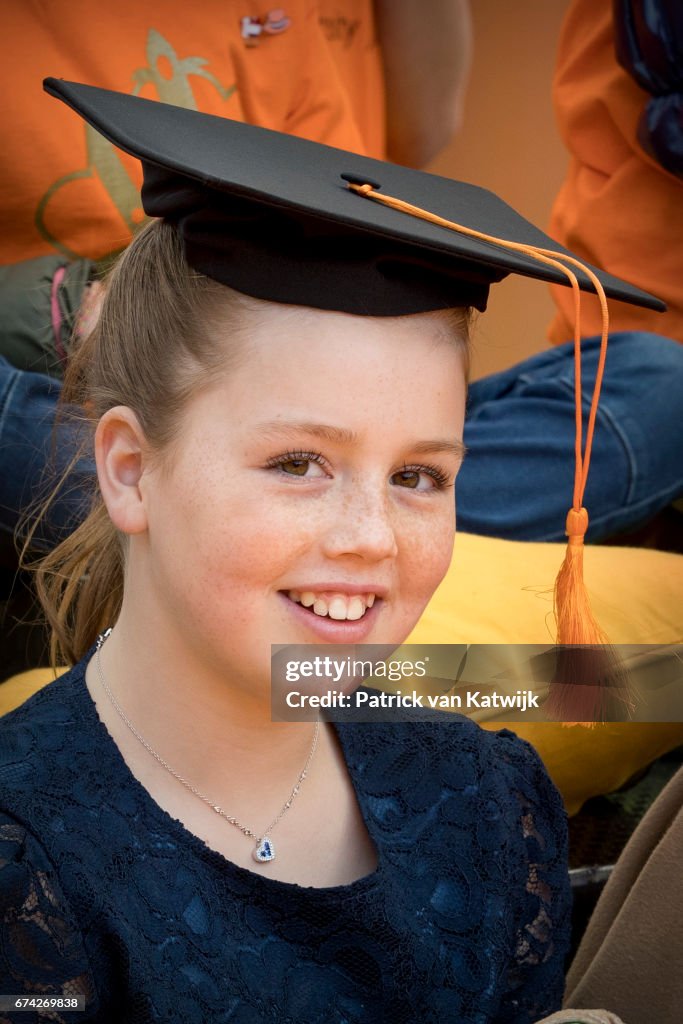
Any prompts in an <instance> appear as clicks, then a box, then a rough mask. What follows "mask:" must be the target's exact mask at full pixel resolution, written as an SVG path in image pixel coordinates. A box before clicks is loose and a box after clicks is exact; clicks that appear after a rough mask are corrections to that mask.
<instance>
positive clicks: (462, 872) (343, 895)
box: [0, 661, 570, 1024]
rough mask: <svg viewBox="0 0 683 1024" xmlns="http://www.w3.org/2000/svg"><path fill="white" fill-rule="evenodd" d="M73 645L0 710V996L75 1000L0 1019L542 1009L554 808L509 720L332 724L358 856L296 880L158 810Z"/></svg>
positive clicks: (558, 916)
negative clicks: (361, 840)
mask: <svg viewBox="0 0 683 1024" xmlns="http://www.w3.org/2000/svg"><path fill="white" fill-rule="evenodd" d="M84 673H85V661H84V662H82V663H80V664H79V665H77V666H76V667H75V668H74V669H73V670H72V671H71V672H70V673H69V674H67V675H66V676H63V677H62V678H61V679H59V680H57V681H56V682H54V683H51V684H50V685H49V686H48V687H47V688H46V689H45V690H43V691H41V692H40V693H38V694H37V695H36V696H35V697H33V698H32V699H31V700H30V701H28V702H27V703H26V704H25V705H23V706H22V707H21V708H19V709H17V710H16V711H15V712H13V713H12V714H11V715H8V716H7V717H6V718H5V719H3V721H2V722H1V723H0V812H1V813H0V928H1V929H2V932H1V935H0V992H3V993H13V994H14V993H16V994H20V993H21V994H48V993H49V994H63V995H66V994H72V993H74V992H82V993H83V994H84V995H85V996H86V1010H85V1011H84V1012H78V1013H74V1012H71V1013H69V1012H67V1011H59V1012H55V1011H50V1013H48V1014H43V1015H42V1016H40V1015H38V1014H32V1013H26V1012H21V1013H16V1014H12V1013H11V1012H9V1013H5V1015H4V1016H3V1014H2V1012H0V1022H3V1021H10V1022H14V1021H17V1022H20V1024H28V1022H29V1021H30V1020H41V1021H43V1020H44V1021H47V1020H50V1021H55V1022H58V1024H59V1022H62V1021H64V1022H67V1021H80V1022H83V1024H85V1022H89V1021H98V1022H99V1021H102V1022H104V1021H106V1022H108V1024H112V1022H126V1024H147V1022H164V1024H167V1022H168V1024H170V1022H171V1021H174V1022H175V1021H183V1022H185V1021H187V1022H191V1024H194V1022H197V1024H199V1022H202V1024H203V1022H208V1021H211V1022H212V1024H213V1022H217V1024H221V1022H226V1024H227V1022H230V1024H255V1022H257V1021H258V1022H263V1021H274V1022H275V1021H277V1022H289V1024H322V1022H323V1021H324V1022H325V1024H366V1022H373V1024H378V1022H382V1021H392V1022H405V1024H414V1022H415V1021H421V1022H425V1024H429V1022H432V1021H433V1022H436V1021H439V1022H443V1021H453V1022H456V1021H457V1022H458V1024H531V1022H534V1021H537V1020H539V1019H540V1018H542V1017H544V1016H546V1015H547V1014H549V1013H551V1012H553V1011H555V1010H558V1009H559V1008H560V1005H561V998H562V990H563V967H564V957H565V954H566V950H567V946H568V938H569V935H568V932H569V900H570V897H569V885H568V876H567V870H566V821H565V815H564V810H563V808H562V804H561V801H560V798H559V796H558V794H557V792H556V791H555V789H554V787H553V786H552V784H551V783H550V781H549V779H548V778H547V775H546V773H545V770H544V769H543V767H542V765H541V763H540V761H539V759H538V757H537V755H536V754H535V753H534V752H533V750H532V749H531V748H530V747H529V746H528V745H527V744H525V743H523V742H522V741H520V740H518V739H517V738H516V737H514V736H513V735H512V734H511V733H508V732H506V731H502V732H500V733H497V734H494V733H488V732H484V731H482V730H480V729H479V728H478V727H477V726H476V725H474V724H473V723H472V722H470V721H468V720H466V719H462V718H459V717H455V716H453V717H452V718H449V719H448V720H446V721H438V722H415V723H394V724H390V723H380V724H373V725H367V724H365V725H364V724H353V723H345V724H341V725H338V726H337V730H338V734H339V737H340V741H341V744H342V748H343V750H344V756H345V758H346V762H347V765H348V769H349V773H350V776H351V779H352V781H353V784H354V787H355V789H356V794H357V798H358V802H359V806H360V808H361V812H362V814H363V817H364V819H365V823H366V826H367V828H368V831H369V833H370V836H371V838H372V839H373V841H374V843H375V846H376V849H377V851H378V867H377V870H376V871H375V872H374V873H373V874H372V875H369V876H367V877H365V878H363V879H360V880H359V881H357V882H354V883H352V884H350V885H345V886H336V887H331V888H326V889H316V888H306V887H302V886H298V885H291V884H288V883H284V882H279V881H274V880H272V879H268V878H266V877H264V876H262V875H257V874H255V873H254V872H250V871H246V870H244V869H243V868H240V867H238V866H236V865H234V864H232V863H230V862H229V861H227V860H226V859H225V858H224V857H222V856H221V855H220V854H218V853H217V852H215V851H212V850H210V849H209V848H208V847H207V846H206V845H205V844H204V843H203V842H202V841H201V840H200V839H198V838H197V837H196V836H194V835H192V834H191V833H190V832H188V831H187V830H186V829H185V828H184V826H183V825H182V824H181V823H180V822H178V821H175V820H174V819H173V818H171V817H170V816H169V815H168V814H167V813H166V812H165V811H163V809H162V808H160V807H159V806H158V805H157V804H156V803H155V802H154V801H153V800H152V798H151V797H150V796H149V794H148V793H147V792H146V790H145V789H144V788H143V787H142V786H141V785H140V783H138V782H137V780H136V779H135V778H134V777H133V776H132V775H131V773H130V771H129V770H128V768H127V766H126V765H125V762H124V761H123V758H122V757H121V755H120V753H119V751H118V749H117V748H116V746H115V744H114V742H113V740H112V739H111V737H110V736H109V734H108V732H107V730H106V729H105V727H104V725H103V724H102V723H101V721H100V719H99V718H98V716H97V712H96V710H95V707H94V704H93V703H92V700H91V698H90V695H89V693H88V691H87V688H86V686H85V679H84Z"/></svg>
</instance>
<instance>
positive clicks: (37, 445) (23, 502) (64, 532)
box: [0, 356, 95, 551]
mask: <svg viewBox="0 0 683 1024" xmlns="http://www.w3.org/2000/svg"><path fill="white" fill-rule="evenodd" d="M61 390H62V385H61V381H58V380H55V379H54V378H53V377H46V376H44V375H43V374H41V373H29V372H27V371H23V370H17V369H15V368H14V367H13V366H11V365H10V364H9V363H8V362H7V360H6V359H5V358H4V357H2V356H0V537H1V538H2V540H3V547H4V549H5V550H7V547H8V546H9V544H10V542H11V537H12V534H13V533H14V530H15V528H16V526H17V524H18V523H19V520H20V517H21V515H22V513H23V512H25V511H26V509H28V508H32V507H36V506H37V505H38V504H39V503H40V502H41V501H43V500H44V499H45V498H46V497H47V495H48V494H50V493H51V491H53V490H54V489H55V487H56V485H57V483H58V482H59V480H60V478H61V476H62V475H63V473H64V471H65V470H66V469H67V467H68V465H69V462H70V460H71V459H72V458H73V456H74V454H75V452H76V451H77V450H78V447H79V445H80V439H79V438H80V436H82V435H81V431H80V429H79V428H78V427H77V426H76V425H75V424H74V423H69V422H67V421H66V419H63V418H56V412H57V403H58V400H59V396H60V394H61ZM94 483H95V462H94V459H92V458H90V457H84V458H80V459H78V461H77V462H76V464H75V465H74V466H73V468H72V469H71V471H70V472H69V475H68V479H67V481H66V482H64V483H63V484H62V486H61V487H60V488H59V491H58V492H57V495H56V498H55V501H54V502H53V503H52V505H51V506H50V509H49V513H48V515H47V516H46V518H45V520H44V522H43V523H41V526H40V529H39V530H37V531H36V535H35V537H34V543H33V544H32V547H33V548H35V549H36V550H39V551H45V550H49V548H50V547H53V546H54V545H55V544H56V543H58V542H59V541H60V540H63V539H64V538H65V537H66V536H68V534H69V533H70V532H71V531H72V530H73V529H74V528H75V527H76V526H77V525H78V523H79V522H80V521H81V519H82V518H83V517H84V516H85V514H87V511H88V508H89V506H90V500H91V496H92V493H93V488H94Z"/></svg>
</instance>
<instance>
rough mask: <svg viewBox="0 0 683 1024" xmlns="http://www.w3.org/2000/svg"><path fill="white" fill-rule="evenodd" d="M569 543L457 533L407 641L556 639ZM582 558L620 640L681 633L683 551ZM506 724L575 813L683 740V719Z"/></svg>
mask: <svg viewBox="0 0 683 1024" xmlns="http://www.w3.org/2000/svg"><path fill="white" fill-rule="evenodd" d="M563 553H564V545H563V544H538V543H529V542H524V541H507V540H495V539H493V538H490V537H477V536H474V535H473V534H464V533H461V534H458V535H457V537H456V540H455V548H454V552H453V560H452V563H451V567H450V569H449V571H448V573H447V575H446V577H445V579H444V581H443V583H442V584H441V586H440V587H439V589H438V590H437V592H436V593H435V595H434V597H433V598H432V600H431V601H430V603H429V605H428V606H427V608H426V609H425V612H424V614H423V616H422V618H421V619H420V621H419V623H418V624H417V626H416V627H415V629H414V630H413V632H412V634H411V636H410V637H409V638H408V641H407V642H408V643H423V644H450V643H452V644H460V643H479V644H483V643H491V644H496V643H498V644H502V643H526V644H536V643H537V644H545V643H548V641H550V642H552V641H553V640H554V633H553V627H554V620H553V614H552V585H553V581H554V579H555V575H556V573H557V570H558V568H559V566H560V563H561V561H562V557H563ZM584 567H585V579H586V584H587V587H588V591H589V593H590V596H591V601H592V606H593V610H594V612H595V614H596V617H597V619H598V621H599V622H600V624H601V625H602V627H603V629H604V630H605V632H606V633H607V635H608V636H609V638H610V640H611V641H612V642H613V643H630V644H640V643H643V644H649V643H652V644H654V643H662V644H667V643H676V642H679V641H680V640H681V637H682V636H683V555H673V554H667V553H666V552H662V551H651V550H646V549H642V548H616V547H593V546H591V547H589V548H587V550H586V553H585V559H584ZM483 724H484V726H485V728H492V729H498V728H501V725H502V723H500V722H498V723H491V724H490V725H487V724H486V723H483ZM508 728H510V729H512V730H513V732H516V733H517V735H518V736H521V737H523V738H524V739H526V740H529V742H530V743H532V744H533V745H534V747H536V749H537V750H538V752H539V754H540V756H541V758H542V759H543V761H544V763H545V765H546V768H547V769H548V771H549V773H550V775H551V777H552V778H553V780H554V782H555V784H556V785H557V787H558V789H559V790H560V792H561V793H562V796H563V798H564V801H565V805H566V807H567V811H568V813H570V814H574V813H576V811H578V810H579V808H580V807H581V805H582V804H583V803H584V801H585V800H587V799H588V798H589V797H591V796H597V795H599V794H601V793H609V792H612V791H614V790H615V789H618V788H619V787H620V786H622V785H623V784H624V783H625V782H626V781H627V780H628V779H629V778H630V777H631V776H632V775H633V774H635V772H637V771H638V770H639V769H640V768H642V767H644V766H645V765H647V764H650V762H651V761H653V760H655V758H657V757H659V756H660V755H661V754H663V753H665V752H666V751H667V750H671V749H672V748H673V747H676V746H679V745H680V744H683V724H682V723H666V722H661V723H659V722H658V723H654V724H644V723H631V722H628V723H615V724H610V725H604V726H599V727H597V728H596V729H583V728H580V727H575V728H571V729H568V728H565V727H563V726H561V725H558V724H556V723H552V722H547V723H545V722H530V723H519V722H515V723H510V724H509V725H508Z"/></svg>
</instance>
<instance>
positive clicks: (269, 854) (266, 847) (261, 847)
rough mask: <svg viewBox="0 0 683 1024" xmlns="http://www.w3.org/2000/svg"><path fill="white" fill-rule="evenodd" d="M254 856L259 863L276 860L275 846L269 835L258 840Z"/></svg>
mask: <svg viewBox="0 0 683 1024" xmlns="http://www.w3.org/2000/svg"><path fill="white" fill-rule="evenodd" d="M253 857H254V860H257V861H258V862H259V864H267V863H268V861H270V860H275V847H274V846H273V843H272V840H270V839H269V838H268V836H264V837H263V839H260V840H259V841H258V843H257V844H256V848H255V850H254V853H253Z"/></svg>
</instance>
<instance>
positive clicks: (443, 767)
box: [0, 81, 647, 1024]
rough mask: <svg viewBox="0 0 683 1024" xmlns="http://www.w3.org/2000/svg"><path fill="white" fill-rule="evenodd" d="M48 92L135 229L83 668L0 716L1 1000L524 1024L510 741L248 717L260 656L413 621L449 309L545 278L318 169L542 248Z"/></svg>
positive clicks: (248, 149) (123, 288) (52, 602)
mask: <svg viewBox="0 0 683 1024" xmlns="http://www.w3.org/2000/svg"><path fill="white" fill-rule="evenodd" d="M48 87H49V90H50V91H52V92H53V93H55V94H57V95H59V96H60V97H61V98H64V99H66V101H67V102H69V103H70V104H71V105H72V106H74V107H75V108H76V109H78V110H79V111H80V112H81V113H82V114H83V115H84V116H85V117H87V118H88V119H89V120H90V121H91V122H92V123H93V124H95V126H96V127H98V128H100V130H102V131H103V132H104V133H105V134H106V135H107V136H108V137H109V138H110V139H112V141H114V142H116V143H117V144H118V145H120V146H122V147H123V148H124V149H126V150H127V151H128V152H130V153H133V154H134V155H137V156H139V157H140V158H141V159H142V160H143V163H144V168H145V185H144V188H143V200H144V202H145V208H146V210H147V212H148V213H149V214H151V215H153V216H155V217H159V218H161V219H159V220H155V221H154V222H152V223H151V224H149V225H148V226H147V227H146V228H145V229H144V230H143V231H142V232H141V233H140V234H139V235H138V237H137V238H136V239H135V240H134V241H133V243H132V244H131V246H130V247H129V248H128V250H127V251H126V252H125V253H124V254H123V256H122V257H121V259H120V261H119V263H118V264H117V266H116V268H115V269H114V271H113V273H112V275H111V277H110V280H109V282H108V285H107V291H106V297H105V301H104V305H103V308H102V312H101V317H100V320H99V324H98V327H97V328H96V330H95V332H94V334H93V335H92V337H91V338H90V340H89V341H88V343H87V344H84V346H83V347H82V348H81V350H80V352H79V353H78V355H77V357H76V358H75V359H74V361H73V363H72V365H71V370H70V373H71V379H70V381H69V382H68V384H67V391H66V396H67V398H68V399H69V400H71V401H72V402H73V403H75V404H77V405H78V406H80V407H85V408H87V409H88V412H89V415H90V419H91V421H92V424H93V427H94V449H95V453H96V458H97V468H98V478H99V493H98V495H97V496H96V497H95V498H94V500H93V508H92V512H91V514H90V516H89V518H88V519H87V521H86V522H85V523H84V524H83V525H82V526H81V527H80V528H79V529H78V530H77V531H76V532H75V533H74V534H73V536H72V537H71V538H70V539H69V540H68V541H66V542H65V543H64V544H63V545H61V547H60V548H58V549H57V551H56V552H54V553H53V555H51V556H50V557H49V558H48V559H47V560H46V562H45V564H44V566H43V569H42V576H41V579H42V589H43V597H44V602H45V606H46V610H47V613H48V615H49V617H50V620H51V623H52V625H53V627H54V630H55V637H56V644H57V650H58V652H59V653H60V655H61V657H62V658H64V659H66V660H67V661H69V662H70V663H72V664H73V666H74V667H73V668H72V669H71V670H70V671H69V672H68V673H67V674H66V675H64V676H62V677H60V679H58V680H57V681H56V682H54V683H53V684H51V685H50V686H49V687H47V688H46V689H45V690H43V691H41V692H40V693H39V694H37V695H36V696H35V697H34V698H32V699H31V700H30V701H29V702H28V703H27V704H25V705H23V706H22V707H21V708H19V709H18V710H17V711H15V712H14V713H12V714H11V715H9V716H7V717H6V718H5V719H4V720H3V723H2V729H1V730H0V787H1V797H0V799H1V805H2V814H1V815H0V852H1V855H2V860H0V865H1V866H2V870H0V893H1V894H2V904H1V906H2V916H3V922H4V933H3V940H2V944H1V945H0V988H1V989H2V991H3V992H16V993H25V994H28V995H31V996H32V997H43V996H45V995H50V996H56V997H59V998H60V999H61V1000H62V1001H61V1002H60V1003H59V1004H58V1005H57V1004H53V1006H54V1007H55V1008H54V1009H53V1010H52V1011H51V1013H52V1016H51V1017H50V1018H49V1019H52V1020H69V1019H76V1015H75V1014H74V1015H73V1017H72V1016H71V1015H70V1012H69V1007H68V1005H65V1004H64V1001H65V1000H66V999H67V998H68V997H72V996H74V995H75V994H79V995H80V996H82V997H83V1000H84V1004H85V1010H84V1011H81V1012H79V1013H78V1016H77V1019H78V1020H80V1021H103V1022H104V1021H107V1022H113V1021H116V1022H119V1021H120V1022H124V1021H126V1022H127V1021H130V1022H135V1024H139V1022H147V1021H158V1022H171V1021H177V1020H182V1021H192V1022H194V1021H197V1022H200V1021H202V1022H208V1021H211V1022H222V1021H225V1022H228V1021H230V1022H241V1024H246V1022H256V1021H266V1020H272V1021H292V1022H294V1021H295V1022H302V1024H303V1022H305V1024H314V1022H318V1021H320V1022H322V1021H325V1022H348V1024H352V1022H353V1024H361V1022H370V1021H372V1022H380V1021H404V1022H406V1024H408V1022H415V1021H421V1022H428V1021H443V1020H450V1021H458V1022H463V1024H465V1022H472V1024H475V1022H476V1024H494V1022H495V1024H503V1022H508V1024H530V1022H533V1021H536V1020H538V1019H539V1018H541V1017H543V1016H544V1015H545V1014H547V1013H550V1012H552V1011H553V1010H556V1009H558V1008H559V1006H560V1003H561V997H562V989H563V964H564V956H565V953H566V950H567V945H568V927H569V920H568V917H569V894H568V879H567V871H566V828H565V818H564V812H563V810H562V806H561V802H560V800H559V797H558V795H557V793H556V792H555V790H554V788H553V787H552V785H551V783H550V782H549V780H548V778H547V776H546V774H545V771H544V770H543V768H542V766H541V763H540V761H539V759H538V758H537V756H536V755H535V754H534V753H533V751H532V750H531V748H530V747H528V745H526V744H524V743H522V742H520V741H519V740H517V739H516V738H515V737H514V736H513V735H512V734H510V733H507V732H501V733H499V734H493V733H487V732H483V731H481V730H479V729H478V727H477V726H476V725H474V724H473V723H471V722H469V721H468V720H466V719H464V718H460V717H458V716H454V717H452V718H450V719H448V720H443V721H435V722H429V723H424V722H422V723H420V722H415V723H384V724H375V725H372V726H369V725H365V726H363V725H358V724H356V725H354V724H351V723H346V724H338V725H336V726H333V725H332V724H331V723H329V722H318V723H310V722H308V723H277V722H272V721H271V719H270V704H269V698H270V690H269V688H270V650H271V644H273V643H288V644H289V643H321V642H322V643H326V642H331V643H346V642H348V643H375V644H388V645H398V644H400V643H401V642H402V641H403V640H404V639H405V637H406V636H407V635H408V633H409V632H410V631H411V629H412V627H413V626H414V624H415V622H416V621H417V619H418V617H419V616H420V614H421V612H422V610H423V608H424V607H425V605H426V603H427V601H428V600H429V598H430V597H431V595H432V593H433V592H434V590H435V589H436V587H437V585H438V583H439V582H440V580H441V579H442V577H443V575H444V573H445V572H446V569H447V567H448V565H449V563H450V558H451V552H452V544H453V536H454V527H455V512H454V485H455V479H456V476H457V472H458V468H459V466H460V463H461V461H462V457H463V454H464V451H463V445H462V440H461V438H462V429H463V419H464V413H465V393H466V366H467V352H466V347H467V326H468V320H469V308H470V307H472V306H474V307H477V308H479V309H482V308H484V307H485V303H486V294H487V292H488V286H489V284H490V283H491V282H493V281H495V280H498V279H499V278H500V277H501V276H504V274H505V273H506V272H509V271H510V270H519V271H520V272H524V273H527V274H530V275H531V276H546V275H547V274H548V270H547V268H546V269H544V268H543V267H541V269H540V270H539V265H538V263H535V262H534V261H533V260H532V259H531V258H529V257H523V256H518V255H515V254H511V253H510V252H506V251H505V249H501V251H500V252H496V251H495V247H492V246H491V245H490V243H488V242H485V241H484V242H480V241H473V240H469V239H463V238H462V237H461V236H458V235H456V234H454V233H453V232H451V231H448V230H446V229H445V228H442V227H436V226H434V225H432V224H429V223H426V224H425V223H421V222H419V223H413V221H412V220H411V218H410V217H407V216H406V214H404V213H400V212H396V211H393V210H386V209H385V208H383V207H381V206H379V205H377V204H373V203H369V202H366V201H364V200H363V199H362V198H361V197H359V196H357V195H355V194H354V192H353V191H351V190H349V189H347V188H346V186H345V184H344V182H343V181H340V175H342V176H344V175H346V176H348V172H349V170H351V171H353V175H354V176H355V175H360V176H361V178H364V179H366V180H367V181H368V182H369V183H372V181H373V180H374V179H375V178H376V177H377V175H382V176H383V177H384V179H385V180H387V181H388V183H389V184H388V186H387V191H388V192H391V191H392V189H391V187H389V185H391V182H392V178H393V182H394V186H395V188H396V187H397V190H398V191H401V190H403V192H404V194H405V193H406V190H407V192H408V194H410V195H411V196H412V197H413V198H414V199H415V200H416V201H418V202H419V201H420V200H421V199H422V200H423V199H424V198H425V196H426V197H427V198H430V197H431V199H432V205H436V206H437V207H438V206H439V202H440V201H441V206H442V207H443V206H444V205H445V206H446V208H447V209H451V210H452V208H453V203H455V205H456V208H457V205H458V203H459V202H461V201H462V200H463V196H464V206H463V211H464V212H463V218H464V217H466V214H467V208H468V203H469V204H470V206H471V205H472V204H474V206H475V207H476V205H477V203H479V204H481V203H483V206H482V207H481V208H480V209H478V210H477V209H475V210H474V214H472V212H471V210H470V216H473V217H474V219H475V220H476V221H478V222H479V223H480V224H481V225H482V226H483V227H484V228H485V229H486V228H488V230H490V229H491V227H492V225H493V224H494V223H496V222H498V221H500V220H501V219H502V221H503V222H504V224H505V226H506V227H507V229H508V230H509V231H512V232H518V233H519V234H520V235H521V237H522V238H523V239H524V240H525V241H533V240H534V239H536V240H539V239H540V240H541V244H543V241H545V240H543V236H541V235H540V234H539V233H538V232H536V231H535V229H533V228H532V227H531V226H530V225H528V224H527V223H526V222H524V221H522V220H521V218H518V217H517V215H515V214H514V213H513V211H511V210H509V208H508V207H504V204H502V203H500V202H499V201H498V200H495V198H494V197H491V196H490V195H488V194H484V193H479V190H473V189H472V188H471V186H462V185H460V184H459V183H453V182H445V181H443V180H442V179H436V178H431V177H430V176H428V175H423V174H419V173H417V172H410V171H406V170H405V169H402V168H396V167H391V166H390V165H382V164H379V163H376V162H374V161H369V160H365V159H362V158H358V157H352V156H351V155H350V154H345V153H342V152H340V151H336V150H330V149H326V148H325V147H319V146H315V145H314V144H311V143H304V142H302V141H301V140H294V139H290V138H286V137H284V136H279V135H276V134H275V133H270V132H264V131H262V130H259V129H253V128H250V127H248V126H245V125H233V124H231V123H230V122H225V121H222V120H220V119H217V118H211V117H207V116H205V115H201V114H196V113H194V112H192V111H184V110H183V111H181V110H178V109H176V108H171V107H165V106H164V105H163V104H151V103H148V102H147V101H144V100H139V99H137V98H133V97H125V96H119V95H117V94H112V93H108V92H105V91H103V90H96V89H90V88H88V87H79V86H74V85H69V84H67V83H59V82H54V81H51V82H49V84H48ZM440 193H441V200H440V199H439V196H440ZM482 197H484V198H483V199H482ZM423 205H427V204H426V203H423ZM491 206H493V211H492V212H491ZM461 212H462V211H461ZM501 230H502V229H501ZM560 276H561V275H560ZM612 283H613V279H612ZM615 287H621V289H622V294H623V290H624V288H625V287H626V286H620V285H619V283H618V282H617V284H616V285H615ZM639 300H640V301H645V300H647V297H645V299H643V297H642V296H640V299H639ZM108 627H111V629H110V631H109V630H108V631H107V633H106V635H100V636H99V639H98V634H102V633H103V631H104V630H105V629H108ZM8 1019H13V1017H12V1015H11V1014H10V1017H9V1018H8ZM17 1019H18V1018H17ZM21 1019H22V1020H26V1019H27V1018H26V1016H25V1015H22V1018H21Z"/></svg>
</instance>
